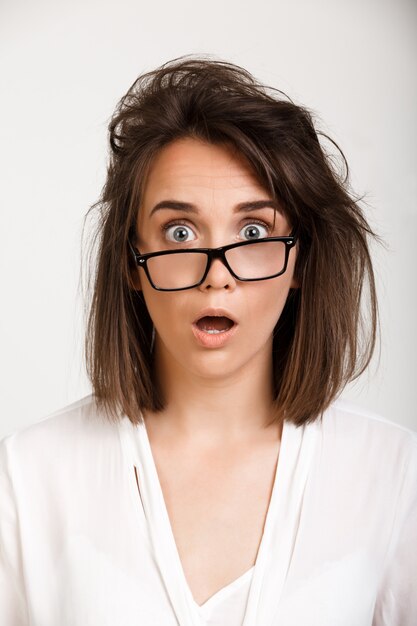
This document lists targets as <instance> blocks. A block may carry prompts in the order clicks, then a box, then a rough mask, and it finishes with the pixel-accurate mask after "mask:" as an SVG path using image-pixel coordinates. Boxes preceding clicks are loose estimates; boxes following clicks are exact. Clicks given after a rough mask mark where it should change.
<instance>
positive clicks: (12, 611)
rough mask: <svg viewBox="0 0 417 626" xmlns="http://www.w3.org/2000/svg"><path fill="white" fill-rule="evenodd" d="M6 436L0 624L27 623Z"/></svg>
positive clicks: (0, 492) (0, 475)
mask: <svg viewBox="0 0 417 626" xmlns="http://www.w3.org/2000/svg"><path fill="white" fill-rule="evenodd" d="M7 440H8V441H9V442H10V438H9V437H7V438H5V439H3V440H1V441H0V624H5V625H6V624H7V626H25V625H26V624H28V623H29V622H28V618H27V608H26V599H25V594H24V584H23V572H22V559H21V550H20V540H19V531H18V516H17V511H16V504H15V499H14V494H13V487H12V481H11V478H10V474H9V468H8V462H7V456H8V452H7V443H6V441H7Z"/></svg>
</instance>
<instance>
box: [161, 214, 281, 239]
mask: <svg viewBox="0 0 417 626" xmlns="http://www.w3.org/2000/svg"><path fill="white" fill-rule="evenodd" d="M174 226H176V228H174V230H173V231H172V232H173V237H174V238H173V239H171V238H170V237H167V239H168V241H170V242H172V243H188V242H189V241H193V239H188V234H187V231H189V232H193V230H192V229H191V227H190V226H188V225H187V224H185V223H184V222H183V221H181V220H175V221H173V222H168V224H164V225H162V226H161V230H162V231H163V233H164V235H165V236H167V233H168V231H169V230H170V229H171V228H173V227H174ZM259 227H261V229H264V231H265V233H262V230H260V228H259ZM242 231H244V232H245V234H246V237H248V238H247V241H250V240H251V239H262V238H264V237H268V235H269V234H270V232H271V231H272V225H271V224H268V223H267V222H264V221H263V220H257V219H252V220H247V223H246V224H245V226H244V227H243V228H242V229H241V230H240V231H239V232H242ZM248 235H249V236H248Z"/></svg>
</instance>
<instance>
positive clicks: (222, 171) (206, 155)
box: [144, 137, 264, 203]
mask: <svg viewBox="0 0 417 626" xmlns="http://www.w3.org/2000/svg"><path fill="white" fill-rule="evenodd" d="M192 188H194V189H196V190H198V188H201V189H203V190H204V189H212V190H224V191H227V190H229V191H233V190H239V189H245V188H246V189H249V188H250V189H251V190H255V189H258V190H259V191H264V190H263V188H262V186H261V184H260V183H259V181H258V180H257V179H256V176H255V174H254V172H253V170H252V168H251V166H250V164H249V163H248V161H247V159H246V157H245V156H244V155H243V154H241V153H239V152H238V151H237V150H236V149H234V148H233V147H232V146H229V145H226V144H222V145H214V144H209V143H206V142H203V141H201V140H198V139H194V138H189V137H187V138H184V139H178V140H176V141H174V142H172V143H171V144H169V145H168V146H165V147H164V148H162V149H161V150H160V152H159V153H158V154H157V155H156V157H155V159H154V161H153V163H152V165H151V167H150V171H149V174H148V177H147V180H146V183H145V188H144V201H145V203H146V200H147V199H148V198H149V196H151V195H152V196H153V195H155V194H158V193H159V194H160V193H165V192H167V191H169V190H174V189H192Z"/></svg>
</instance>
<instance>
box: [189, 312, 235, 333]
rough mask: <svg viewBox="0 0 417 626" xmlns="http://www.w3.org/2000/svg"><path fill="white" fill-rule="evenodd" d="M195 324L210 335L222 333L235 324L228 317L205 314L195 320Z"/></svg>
mask: <svg viewBox="0 0 417 626" xmlns="http://www.w3.org/2000/svg"><path fill="white" fill-rule="evenodd" d="M195 325H196V326H197V327H198V328H199V329H200V330H203V331H204V332H206V333H209V334H210V335H215V334H218V333H224V332H226V331H228V330H230V329H231V328H232V326H234V325H235V322H234V321H233V320H231V319H230V318H229V317H225V316H213V315H205V316H204V317H201V318H200V319H199V320H197V321H196V322H195Z"/></svg>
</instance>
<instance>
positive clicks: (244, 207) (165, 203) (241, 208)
mask: <svg viewBox="0 0 417 626" xmlns="http://www.w3.org/2000/svg"><path fill="white" fill-rule="evenodd" d="M264 208H273V209H276V210H277V211H278V212H279V213H282V209H281V206H280V205H279V204H278V202H276V201H275V200H271V199H269V200H254V201H252V202H240V203H239V204H237V205H236V206H235V208H234V211H233V212H234V213H240V212H245V213H249V211H256V209H264ZM161 209H174V211H185V212H186V213H197V214H198V213H199V210H198V208H197V207H196V205H195V204H191V203H190V202H180V201H178V200H162V201H161V202H158V204H156V205H155V206H154V207H153V209H152V211H151V212H150V214H149V217H152V215H153V214H154V213H156V212H157V211H159V210H161Z"/></svg>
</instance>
